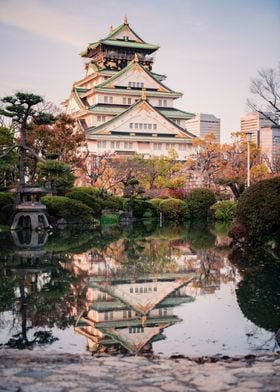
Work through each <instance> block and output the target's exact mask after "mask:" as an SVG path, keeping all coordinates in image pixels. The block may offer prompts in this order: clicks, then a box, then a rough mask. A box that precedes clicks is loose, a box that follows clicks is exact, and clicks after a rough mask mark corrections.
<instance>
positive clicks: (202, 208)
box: [186, 188, 216, 220]
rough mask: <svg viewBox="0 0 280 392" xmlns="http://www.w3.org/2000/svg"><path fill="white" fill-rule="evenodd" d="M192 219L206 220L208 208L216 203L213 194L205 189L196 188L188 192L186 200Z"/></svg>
mask: <svg viewBox="0 0 280 392" xmlns="http://www.w3.org/2000/svg"><path fill="white" fill-rule="evenodd" d="M186 202H187V204H188V206H189V209H190V215H191V217H192V218H193V219H199V220H201V219H207V216H208V212H209V208H210V207H211V206H212V205H213V204H214V203H215V202H216V198H215V195H214V192H212V191H211V190H210V189H207V188H196V189H193V190H191V191H190V192H189V194H188V196H187V200H186Z"/></svg>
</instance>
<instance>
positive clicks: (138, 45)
mask: <svg viewBox="0 0 280 392" xmlns="http://www.w3.org/2000/svg"><path fill="white" fill-rule="evenodd" d="M124 28H128V29H129V30H130V32H131V33H132V34H133V35H135V36H136V38H137V39H138V40H139V41H140V42H137V41H132V40H125V39H114V36H115V35H116V34H118V33H119V32H120V31H121V30H123V29H124ZM100 45H105V46H118V47H123V48H133V49H144V50H145V49H146V50H149V51H152V52H153V51H155V50H157V49H158V48H159V46H158V45H154V44H150V43H147V42H145V41H143V39H142V38H140V37H139V36H138V35H137V34H136V33H135V31H133V30H132V28H131V27H130V26H129V24H128V23H127V22H124V23H122V24H121V25H119V26H118V27H116V28H115V29H114V30H112V31H111V32H110V33H109V34H108V35H107V36H106V37H105V38H104V39H101V40H99V41H96V42H92V43H90V44H89V45H88V47H87V49H86V50H84V51H83V52H81V53H80V54H81V56H84V57H87V51H88V49H95V48H97V47H98V46H100Z"/></svg>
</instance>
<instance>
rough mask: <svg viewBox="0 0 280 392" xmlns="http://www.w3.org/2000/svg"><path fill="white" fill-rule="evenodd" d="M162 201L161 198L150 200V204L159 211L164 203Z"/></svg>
mask: <svg viewBox="0 0 280 392" xmlns="http://www.w3.org/2000/svg"><path fill="white" fill-rule="evenodd" d="M162 200H163V199H160V198H157V197H156V198H154V199H151V200H149V203H151V204H152V205H153V206H154V207H156V209H157V210H158V211H159V205H160V203H161V202H162Z"/></svg>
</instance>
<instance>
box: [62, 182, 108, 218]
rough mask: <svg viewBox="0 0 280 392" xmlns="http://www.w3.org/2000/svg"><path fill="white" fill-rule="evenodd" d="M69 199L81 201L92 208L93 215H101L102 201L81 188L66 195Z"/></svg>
mask: <svg viewBox="0 0 280 392" xmlns="http://www.w3.org/2000/svg"><path fill="white" fill-rule="evenodd" d="M66 196H67V197H69V198H70V199H73V200H78V201H81V202H82V203H83V204H85V205H86V206H88V207H90V208H91V210H92V213H93V214H99V213H100V212H101V209H102V205H101V201H100V200H98V199H97V198H96V197H94V196H92V195H91V194H89V193H85V192H84V191H82V190H79V188H78V189H77V190H76V191H72V192H69V193H67V194H66Z"/></svg>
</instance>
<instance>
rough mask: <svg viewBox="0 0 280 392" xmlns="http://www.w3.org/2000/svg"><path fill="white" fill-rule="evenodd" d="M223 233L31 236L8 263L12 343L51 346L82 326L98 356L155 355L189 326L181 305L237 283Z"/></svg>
mask: <svg viewBox="0 0 280 392" xmlns="http://www.w3.org/2000/svg"><path fill="white" fill-rule="evenodd" d="M36 235H37V237H36ZM36 238H37V240H36ZM215 238H216V237H215V235H214V233H213V232H211V231H209V229H208V227H207V226H205V225H202V224H201V223H200V224H195V223H193V224H192V225H191V226H190V225H185V226H179V227H177V226H172V225H171V226H167V225H166V226H164V227H162V228H159V227H158V226H155V224H154V223H153V222H152V223H151V222H150V223H149V224H148V223H147V222H146V223H145V224H144V222H141V224H139V225H135V226H134V227H133V228H131V227H130V228H127V227H126V228H120V227H117V226H110V227H109V226H107V227H106V226H105V227H102V228H101V227H100V228H97V229H96V230H95V231H89V230H84V231H78V230H74V229H70V230H63V231H59V232H56V233H53V234H52V235H50V236H49V238H48V239H47V241H46V239H45V238H43V236H42V233H37V234H36V232H33V233H21V235H19V236H18V237H17V238H14V243H13V249H12V248H11V247H9V246H7V247H6V249H5V252H4V254H3V258H2V264H0V266H1V267H0V281H1V283H3V285H1V287H2V288H3V290H2V291H1V289H0V311H1V312H2V315H3V312H4V314H6V315H7V311H9V312H10V313H9V314H10V315H11V316H12V317H11V318H10V319H9V317H7V319H6V324H5V322H3V323H2V328H3V327H4V326H5V325H6V327H7V323H10V327H12V331H13V333H14V336H12V337H11V339H10V340H9V342H8V344H9V345H10V347H16V348H25V347H33V346H34V345H35V344H51V343H53V342H54V341H55V337H54V336H53V335H52V329H53V328H54V327H57V328H59V329H66V328H68V327H69V326H72V325H76V327H75V328H76V331H78V332H79V333H80V334H82V335H83V336H85V337H86V338H87V343H88V348H89V349H90V350H91V351H92V352H103V351H106V352H110V353H112V352H114V353H124V352H125V353H150V354H151V353H152V347H153V342H155V341H157V340H162V339H164V330H165V329H166V328H168V327H170V326H171V325H174V324H175V323H178V322H180V319H179V318H178V317H177V316H176V314H175V310H176V307H177V306H179V305H180V304H183V303H187V302H190V301H193V300H194V299H195V297H196V296H197V295H200V294H205V293H214V292H215V290H217V289H219V288H220V284H221V282H227V281H232V280H234V279H235V275H234V269H233V268H232V267H231V266H230V265H229V264H227V262H226V255H227V253H226V250H225V249H224V248H222V247H217V246H215ZM7 243H8V242H7ZM0 259H1V256H0ZM6 289H7V290H8V293H9V295H8V294H7V293H6V291H5V290H6ZM4 321H5V320H4Z"/></svg>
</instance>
